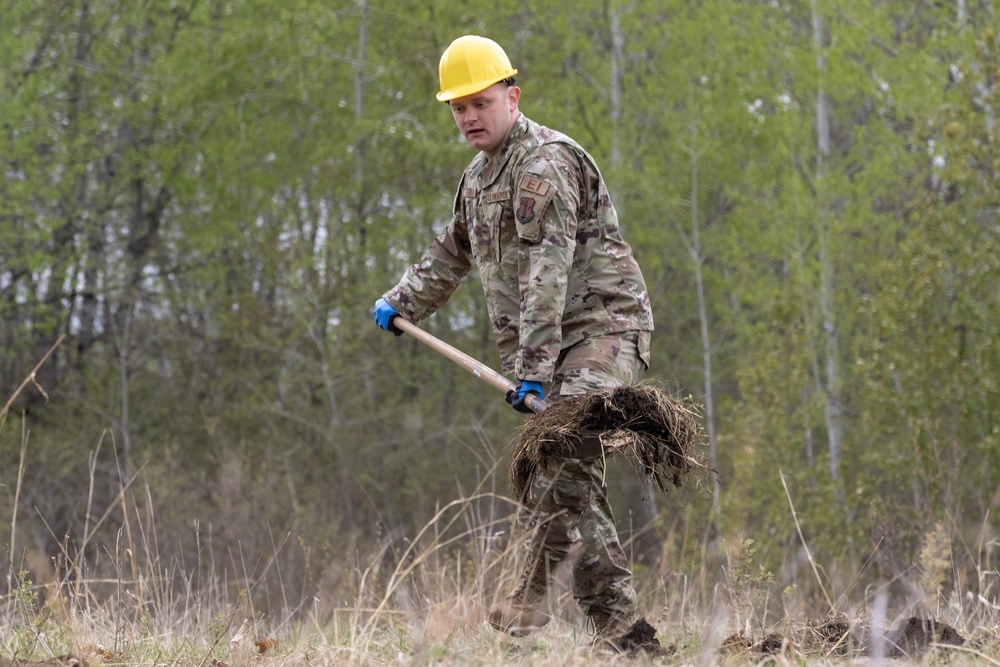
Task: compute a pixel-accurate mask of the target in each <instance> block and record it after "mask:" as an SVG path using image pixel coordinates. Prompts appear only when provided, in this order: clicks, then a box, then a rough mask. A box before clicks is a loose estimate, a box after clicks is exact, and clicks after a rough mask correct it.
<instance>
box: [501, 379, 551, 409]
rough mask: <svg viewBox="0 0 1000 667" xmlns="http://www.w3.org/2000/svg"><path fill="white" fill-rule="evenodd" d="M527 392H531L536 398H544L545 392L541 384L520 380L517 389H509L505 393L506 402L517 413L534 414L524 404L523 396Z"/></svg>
mask: <svg viewBox="0 0 1000 667" xmlns="http://www.w3.org/2000/svg"><path fill="white" fill-rule="evenodd" d="M528 392H531V393H532V394H534V395H535V396H537V397H538V398H545V390H544V389H542V383H541V382H534V381H532V380H520V381H518V383H517V389H511V390H510V391H508V392H507V402H508V403H510V405H511V407H513V408H514V409H515V410H517V411H518V412H526V413H528V414H531V413H533V412H534V410H532V409H531V408H529V407H528V406H527V405H525V404H524V396H525V394H527V393H528Z"/></svg>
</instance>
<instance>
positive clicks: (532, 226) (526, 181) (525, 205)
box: [514, 174, 556, 243]
mask: <svg viewBox="0 0 1000 667" xmlns="http://www.w3.org/2000/svg"><path fill="white" fill-rule="evenodd" d="M555 194H556V188H555V186H554V185H552V183H550V182H548V181H546V180H543V179H541V178H538V177H537V176H534V175H532V174H524V175H523V176H521V178H519V179H518V182H517V194H516V195H515V196H514V218H515V220H517V235H518V236H519V237H521V238H522V239H523V240H525V241H528V242H529V243H537V242H538V241H540V240H541V239H542V216H543V215H545V209H546V208H548V205H549V202H551V201H552V198H553V197H554V196H555Z"/></svg>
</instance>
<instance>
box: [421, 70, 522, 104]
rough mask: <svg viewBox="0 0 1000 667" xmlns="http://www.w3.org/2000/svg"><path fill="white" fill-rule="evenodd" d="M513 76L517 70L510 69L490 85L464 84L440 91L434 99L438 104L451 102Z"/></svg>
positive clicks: (479, 83) (478, 83)
mask: <svg viewBox="0 0 1000 667" xmlns="http://www.w3.org/2000/svg"><path fill="white" fill-rule="evenodd" d="M515 74H517V70H516V69H511V70H510V71H509V72H507V73H506V74H504V75H503V76H502V77H500V78H499V79H497V80H496V81H491V82H490V83H487V84H485V85H483V84H482V83H481V82H476V83H468V84H466V85H464V86H455V87H453V88H451V89H450V90H442V91H441V92H440V93H438V94H437V95H436V97H437V99H438V101H439V102H448V101H450V100H453V99H455V98H458V97H465V96H466V95H472V94H474V93H478V92H480V91H483V90H486V89H487V88H489V87H490V86H492V85H493V84H496V83H500V82H501V81H504V80H506V79H509V78H510V77H512V76H514V75H515Z"/></svg>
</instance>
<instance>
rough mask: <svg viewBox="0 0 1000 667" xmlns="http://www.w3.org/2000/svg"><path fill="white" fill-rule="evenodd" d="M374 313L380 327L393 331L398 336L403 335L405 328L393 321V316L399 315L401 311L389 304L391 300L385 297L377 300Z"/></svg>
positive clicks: (373, 309)
mask: <svg viewBox="0 0 1000 667" xmlns="http://www.w3.org/2000/svg"><path fill="white" fill-rule="evenodd" d="M372 315H374V316H375V324H377V325H378V328H379V329H382V330H383V331H391V332H392V333H394V334H396V335H397V336H402V335H403V330H402V329H400V328H399V327H397V326H394V325H393V323H392V318H394V317H396V316H397V315H399V312H398V311H397V310H396V309H395V308H393V307H392V306H391V305H389V302H388V301H386V300H385V299H379V300H378V301H376V302H375V307H374V308H372Z"/></svg>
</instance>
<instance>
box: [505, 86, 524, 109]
mask: <svg viewBox="0 0 1000 667" xmlns="http://www.w3.org/2000/svg"><path fill="white" fill-rule="evenodd" d="M520 99H521V89H520V88H518V87H517V86H511V87H510V88H508V89H507V102H508V104H509V105H510V109H511V111H515V110H516V109H517V104H518V102H519V101H520Z"/></svg>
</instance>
